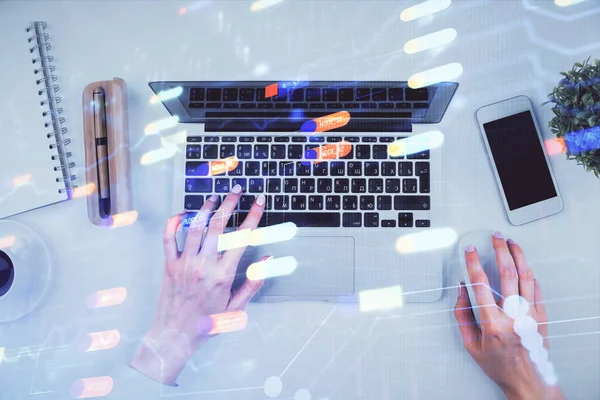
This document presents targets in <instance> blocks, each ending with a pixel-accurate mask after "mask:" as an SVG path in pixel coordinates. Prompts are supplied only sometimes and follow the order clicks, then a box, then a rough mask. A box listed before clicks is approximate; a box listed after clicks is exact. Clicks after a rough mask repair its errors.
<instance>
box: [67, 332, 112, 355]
mask: <svg viewBox="0 0 600 400" xmlns="http://www.w3.org/2000/svg"><path fill="white" fill-rule="evenodd" d="M120 340H121V334H120V333H119V331H118V330H116V329H114V330H110V331H102V332H93V333H88V334H85V335H83V336H82V337H81V339H80V340H79V346H78V347H79V350H80V351H84V352H92V351H99V350H108V349H112V348H113V347H116V346H117V345H118V344H119V342H120Z"/></svg>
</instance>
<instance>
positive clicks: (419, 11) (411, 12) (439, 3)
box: [400, 0, 452, 22]
mask: <svg viewBox="0 0 600 400" xmlns="http://www.w3.org/2000/svg"><path fill="white" fill-rule="evenodd" d="M450 4H452V0H429V1H425V2H423V3H421V4H417V5H415V6H412V7H409V8H407V9H405V10H404V11H402V14H400V19H401V20H402V21H404V22H408V21H412V20H415V19H417V18H422V17H426V16H428V15H431V14H434V13H436V12H440V11H443V10H445V9H446V8H448V7H450Z"/></svg>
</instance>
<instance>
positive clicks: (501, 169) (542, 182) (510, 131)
mask: <svg viewBox="0 0 600 400" xmlns="http://www.w3.org/2000/svg"><path fill="white" fill-rule="evenodd" d="M483 129H484V131H485V135H486V137H487V140H488V143H489V145H490V149H491V151H492V156H493V159H494V163H495V164H496V169H497V170H498V175H499V176H500V182H501V183H502V187H503V189H504V195H505V196H506V201H507V202H508V208H509V209H510V210H516V209H518V208H521V207H525V206H528V205H531V204H535V203H538V202H540V201H543V200H547V199H550V198H553V197H556V196H557V193H556V188H555V187H554V183H553V182H552V177H551V175H550V170H549V169H548V164H547V163H546V159H545V158H544V153H543V150H542V146H541V145H540V140H539V138H538V134H537V132H536V129H535V125H534V123H533V117H532V115H531V112H529V111H523V112H520V113H518V114H514V115H510V116H508V117H504V118H501V119H498V120H495V121H491V122H487V123H485V124H483Z"/></svg>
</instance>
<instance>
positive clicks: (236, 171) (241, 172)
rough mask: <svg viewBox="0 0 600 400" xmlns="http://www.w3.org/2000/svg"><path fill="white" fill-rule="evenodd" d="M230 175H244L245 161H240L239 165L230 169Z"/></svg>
mask: <svg viewBox="0 0 600 400" xmlns="http://www.w3.org/2000/svg"><path fill="white" fill-rule="evenodd" d="M228 175H229V176H241V175H244V163H241V162H238V165H237V166H236V167H235V168H234V169H232V170H231V171H229V173H228Z"/></svg>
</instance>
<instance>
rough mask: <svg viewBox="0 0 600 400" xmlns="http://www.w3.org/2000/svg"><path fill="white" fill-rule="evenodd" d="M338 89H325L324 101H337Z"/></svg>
mask: <svg viewBox="0 0 600 400" xmlns="http://www.w3.org/2000/svg"><path fill="white" fill-rule="evenodd" d="M337 99H338V95H337V89H323V101H337Z"/></svg>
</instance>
